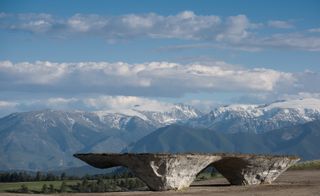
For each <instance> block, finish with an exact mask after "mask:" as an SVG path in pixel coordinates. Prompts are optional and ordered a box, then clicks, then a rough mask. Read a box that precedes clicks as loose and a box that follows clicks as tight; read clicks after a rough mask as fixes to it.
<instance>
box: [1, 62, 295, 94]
mask: <svg viewBox="0 0 320 196" xmlns="http://www.w3.org/2000/svg"><path fill="white" fill-rule="evenodd" d="M0 75H3V76H5V77H3V79H2V82H1V83H0V90H2V91H16V92H29V91H37V92H50V93H56V94H57V95H61V94H68V93H71V94H73V93H78V94H81V93H107V94H115V95H144V96H164V97H176V96H182V95H183V94H185V93H190V92H214V91H235V92H238V91H241V92H242V91H247V92H256V91H262V92H264V91H266V92H267V91H273V90H275V89H276V88H277V86H278V84H288V85H289V84H292V83H293V82H294V81H295V78H293V75H292V73H286V72H280V71H276V70H272V69H263V68H254V69H244V68H237V66H234V65H230V64H227V63H225V62H223V61H213V62H211V64H206V65H203V64H186V65H184V64H177V63H169V62H150V63H141V64H128V63H124V62H116V63H108V62H79V63H53V62H47V61H44V62H42V61H37V62H35V63H30V62H22V63H12V62H10V61H2V62H0ZM9 87H10V88H9Z"/></svg>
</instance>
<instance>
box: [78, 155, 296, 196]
mask: <svg viewBox="0 0 320 196" xmlns="http://www.w3.org/2000/svg"><path fill="white" fill-rule="evenodd" d="M74 156H75V157H77V158H79V159H81V160H83V161H85V162H87V163H88V164H90V165H92V166H94V167H98V168H110V167H115V166H124V167H127V168H129V169H130V170H131V171H132V172H133V173H134V174H135V175H136V176H137V177H138V178H140V179H141V180H142V181H144V182H145V183H146V184H147V186H148V187H149V188H150V189H151V190H155V191H164V190H180V189H183V188H186V187H189V186H190V184H191V183H192V182H193V180H194V179H195V178H196V175H197V174H198V173H199V172H200V171H202V170H203V169H205V168H206V167H208V166H209V165H213V166H214V167H215V168H216V169H217V170H218V171H219V172H220V173H221V174H222V175H223V176H224V177H225V178H227V179H228V181H229V182H230V183H231V184H235V185H250V184H260V183H271V182H272V181H273V180H275V179H276V178H277V177H278V176H279V175H280V174H281V173H282V172H284V171H285V170H286V169H287V168H288V167H290V166H291V165H293V164H294V163H295V162H297V161H298V160H299V158H298V157H293V156H265V155H248V154H201V153H184V154H161V153H158V154H154V153H141V154H131V153H129V154H127V153H126V154H113V153H101V154H99V153H97V154H95V153H89V154H75V155H74Z"/></svg>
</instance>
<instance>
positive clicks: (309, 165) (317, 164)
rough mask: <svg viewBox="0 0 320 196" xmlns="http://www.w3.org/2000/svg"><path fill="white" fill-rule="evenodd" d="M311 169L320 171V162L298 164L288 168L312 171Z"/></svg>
mask: <svg viewBox="0 0 320 196" xmlns="http://www.w3.org/2000/svg"><path fill="white" fill-rule="evenodd" d="M313 169H320V160H313V161H304V162H299V163H296V164H295V165H293V166H291V167H290V168H289V170H313Z"/></svg>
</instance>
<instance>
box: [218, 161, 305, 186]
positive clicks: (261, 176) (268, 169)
mask: <svg viewBox="0 0 320 196" xmlns="http://www.w3.org/2000/svg"><path fill="white" fill-rule="evenodd" d="M298 160H299V159H292V158H287V157H280V156H279V157H278V156H275V157H262V156H243V157H224V158H222V159H221V160H219V161H217V162H214V163H213V164H212V165H213V166H214V167H215V168H216V169H217V170H218V171H219V172H220V173H221V175H223V176H224V177H225V178H226V179H227V180H228V181H229V182H230V183H231V184H233V185H252V184H263V183H269V184H271V183H272V182H273V181H274V180H275V179H276V178H277V177H278V176H279V175H280V174H281V173H282V172H284V171H285V170H287V169H288V168H289V167H290V166H291V165H293V164H294V163H296V162H297V161H298Z"/></svg>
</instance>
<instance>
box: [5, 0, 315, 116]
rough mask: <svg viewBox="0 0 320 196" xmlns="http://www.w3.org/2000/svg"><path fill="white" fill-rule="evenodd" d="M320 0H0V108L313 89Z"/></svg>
mask: <svg viewBox="0 0 320 196" xmlns="http://www.w3.org/2000/svg"><path fill="white" fill-rule="evenodd" d="M319 10H320V2H319V1H316V0H314V1H311V0H309V1H289V0H288V1H249V0H243V1H240V0H238V1H231V0H224V1H172V0H171V1H129V0H128V1H81V0H76V1H29V0H26V1H14V0H10V1H9V0H8V1H5V0H3V1H0V43H1V45H0V110H1V111H2V112H1V113H0V115H5V114H7V113H10V112H14V111H26V110H34V109H43V108H54V109H84V110H99V109H110V108H111V109H113V108H115V107H118V106H116V105H112V104H110V102H112V101H110V100H117V101H115V103H117V104H118V105H119V103H122V104H123V105H126V106H127V107H130V106H131V105H135V104H136V103H140V102H142V103H149V102H150V103H152V104H153V103H154V102H155V101H156V102H157V101H158V102H161V103H162V102H170V103H172V102H184V103H187V104H191V105H194V106H196V107H199V108H200V109H209V108H211V107H214V106H216V105H219V104H230V103H265V102H272V101H274V100H278V99H296V98H303V97H316V98H318V97H319V96H320V87H318V86H317V85H315V84H317V82H320V75H319V72H320V65H319V62H320V55H319V52H320V13H319Z"/></svg>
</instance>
